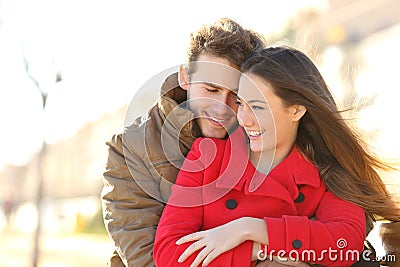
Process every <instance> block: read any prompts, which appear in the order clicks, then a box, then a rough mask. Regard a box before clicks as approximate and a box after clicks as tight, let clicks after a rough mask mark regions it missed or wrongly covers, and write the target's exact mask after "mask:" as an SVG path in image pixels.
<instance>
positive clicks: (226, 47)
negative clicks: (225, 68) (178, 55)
mask: <svg viewBox="0 0 400 267" xmlns="http://www.w3.org/2000/svg"><path fill="white" fill-rule="evenodd" d="M264 47H265V40H264V38H263V37H262V36H261V35H259V34H257V33H256V32H253V31H251V30H248V29H244V28H243V27H242V26H240V24H238V23H237V22H235V21H233V20H231V19H227V18H223V19H219V20H218V21H216V22H215V23H212V24H207V25H203V26H202V27H201V28H200V29H199V30H198V31H196V32H193V33H192V34H191V35H190V44H189V49H188V63H189V70H188V73H189V74H190V73H193V72H194V69H193V64H190V63H192V62H194V61H196V60H197V59H198V57H199V55H200V53H202V52H206V53H208V54H210V55H213V56H217V57H221V58H225V59H227V60H228V61H229V62H231V63H232V64H234V65H236V66H237V67H238V68H239V67H240V65H241V64H242V63H243V62H244V61H245V60H246V59H247V58H249V57H250V56H251V55H252V54H253V53H254V52H256V51H260V50H262V49H263V48H264Z"/></svg>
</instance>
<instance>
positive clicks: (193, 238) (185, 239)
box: [176, 231, 205, 245]
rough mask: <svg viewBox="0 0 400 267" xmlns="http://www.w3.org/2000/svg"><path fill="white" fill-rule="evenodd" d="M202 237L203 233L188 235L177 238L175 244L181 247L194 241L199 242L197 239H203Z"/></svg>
mask: <svg viewBox="0 0 400 267" xmlns="http://www.w3.org/2000/svg"><path fill="white" fill-rule="evenodd" d="M204 235H205V231H200V232H196V233H193V234H188V235H185V236H184V237H181V238H179V239H178V241H176V244H177V245H182V244H183V243H187V242H191V241H196V240H199V239H201V238H203V237H204Z"/></svg>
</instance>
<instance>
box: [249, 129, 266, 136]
mask: <svg viewBox="0 0 400 267" xmlns="http://www.w3.org/2000/svg"><path fill="white" fill-rule="evenodd" d="M264 132H265V130H263V131H247V133H248V135H250V136H251V137H257V136H260V135H262V134H263V133H264Z"/></svg>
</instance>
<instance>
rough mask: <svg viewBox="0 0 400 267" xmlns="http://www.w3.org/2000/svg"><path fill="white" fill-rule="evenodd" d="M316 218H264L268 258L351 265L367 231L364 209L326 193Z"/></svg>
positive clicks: (355, 259) (359, 251) (361, 248)
mask: <svg viewBox="0 0 400 267" xmlns="http://www.w3.org/2000/svg"><path fill="white" fill-rule="evenodd" d="M315 216H316V219H315V220H310V219H309V218H307V217H305V216H282V218H269V217H267V218H265V221H266V225H267V231H268V241H269V244H268V255H271V254H273V255H275V256H281V257H292V258H297V259H300V260H301V261H305V262H314V263H318V264H322V265H324V266H350V265H351V263H354V262H355V261H357V259H358V255H360V256H361V252H362V250H363V244H364V239H365V231H366V219H365V213H364V211H363V209H362V208H360V207H358V206H356V205H354V204H351V203H349V202H346V201H344V200H342V199H340V198H338V197H336V196H334V195H333V194H332V193H330V192H328V191H326V192H325V194H324V196H323V197H322V200H321V202H320V204H319V206H318V209H317V211H316V214H315Z"/></svg>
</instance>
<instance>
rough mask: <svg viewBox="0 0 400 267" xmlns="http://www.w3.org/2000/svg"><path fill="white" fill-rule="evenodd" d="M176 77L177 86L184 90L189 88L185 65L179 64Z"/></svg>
mask: <svg viewBox="0 0 400 267" xmlns="http://www.w3.org/2000/svg"><path fill="white" fill-rule="evenodd" d="M178 79H179V86H180V87H181V88H182V89H184V90H187V89H189V74H188V71H187V67H186V66H185V65H180V66H179V74H178Z"/></svg>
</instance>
